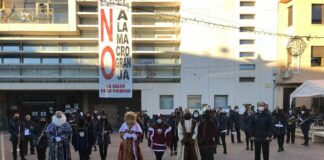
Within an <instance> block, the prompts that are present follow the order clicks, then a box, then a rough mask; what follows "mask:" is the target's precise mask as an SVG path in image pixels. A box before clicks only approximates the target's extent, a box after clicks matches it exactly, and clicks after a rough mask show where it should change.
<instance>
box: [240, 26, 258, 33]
mask: <svg viewBox="0 0 324 160" xmlns="http://www.w3.org/2000/svg"><path fill="white" fill-rule="evenodd" d="M254 30H255V27H240V32H253V31H254Z"/></svg>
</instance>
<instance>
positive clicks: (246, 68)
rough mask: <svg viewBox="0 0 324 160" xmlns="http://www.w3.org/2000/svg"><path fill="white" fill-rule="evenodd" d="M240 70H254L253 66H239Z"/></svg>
mask: <svg viewBox="0 0 324 160" xmlns="http://www.w3.org/2000/svg"><path fill="white" fill-rule="evenodd" d="M240 70H255V64H240Z"/></svg>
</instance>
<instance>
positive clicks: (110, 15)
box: [100, 9, 113, 42]
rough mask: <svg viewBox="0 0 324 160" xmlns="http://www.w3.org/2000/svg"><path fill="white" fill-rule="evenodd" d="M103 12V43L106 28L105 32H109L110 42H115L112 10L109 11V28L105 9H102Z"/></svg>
mask: <svg viewBox="0 0 324 160" xmlns="http://www.w3.org/2000/svg"><path fill="white" fill-rule="evenodd" d="M100 12H101V14H100V15H101V17H100V19H101V26H100V28H101V35H100V36H101V42H103V41H104V38H105V37H104V35H105V34H104V28H105V30H106V31H107V33H108V37H109V41H112V40H113V35H112V32H113V21H112V17H113V11H112V9H109V26H108V22H107V18H106V14H105V10H104V9H101V10H100Z"/></svg>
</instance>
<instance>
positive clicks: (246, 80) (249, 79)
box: [239, 77, 255, 82]
mask: <svg viewBox="0 0 324 160" xmlns="http://www.w3.org/2000/svg"><path fill="white" fill-rule="evenodd" d="M239 81H240V82H254V81H255V77H240V79H239Z"/></svg>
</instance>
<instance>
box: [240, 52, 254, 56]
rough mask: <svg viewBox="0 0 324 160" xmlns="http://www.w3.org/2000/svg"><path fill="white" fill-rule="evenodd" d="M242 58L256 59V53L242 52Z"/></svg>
mask: <svg viewBox="0 0 324 160" xmlns="http://www.w3.org/2000/svg"><path fill="white" fill-rule="evenodd" d="M240 57H254V52H240Z"/></svg>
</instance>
